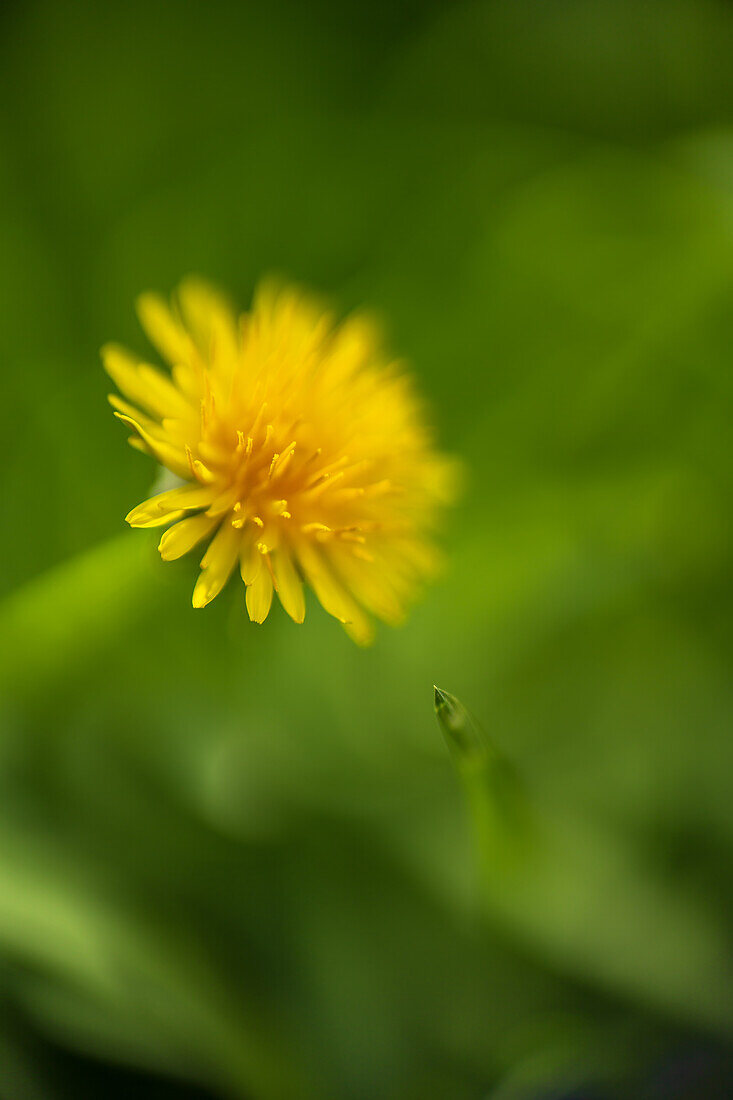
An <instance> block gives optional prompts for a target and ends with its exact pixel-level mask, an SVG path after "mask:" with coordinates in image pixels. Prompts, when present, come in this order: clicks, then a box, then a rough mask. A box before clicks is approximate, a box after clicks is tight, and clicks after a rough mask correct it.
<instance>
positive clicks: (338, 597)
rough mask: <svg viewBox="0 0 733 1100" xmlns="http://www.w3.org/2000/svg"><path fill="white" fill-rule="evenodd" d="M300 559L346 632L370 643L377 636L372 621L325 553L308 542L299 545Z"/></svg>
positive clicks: (311, 583) (321, 600) (319, 593)
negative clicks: (329, 562) (335, 572)
mask: <svg viewBox="0 0 733 1100" xmlns="http://www.w3.org/2000/svg"><path fill="white" fill-rule="evenodd" d="M298 559H299V561H300V564H301V566H302V568H303V573H304V574H305V577H306V580H307V581H308V583H309V584H310V586H311V588H312V589H313V591H314V592H315V594H316V596H317V597H318V599H319V601H320V603H321V605H322V607H323V608H324V609H325V610H326V611H327V612H328V613H329V615H333V617H334V618H335V619H338V620H339V622H340V623H342V624H343V626H344V627H345V628H346V632H347V633H348V634H349V636H350V637H351V638H353V639H354V641H355V642H358V644H359V645H369V643H370V642H371V641H372V640H373V637H374V629H373V626H372V623H371V622H370V620H369V617H368V616H367V615H366V614H365V612H364V611H363V610H362V609H361V607H359V605H358V604H357V602H356V600H355V599H354V598H353V597H352V596H351V595H350V594H349V593H348V592H347V591H346V589H345V588H344V586H343V584H342V583H341V582H340V581H339V580H338V579H337V577H336V576H335V575H334V573H333V571H332V569H331V567H330V565H329V564H328V562H327V561H326V559H325V557H324V555H323V554H322V553H321V552H320V551H319V550H316V549H315V548H314V547H312V546H309V545H308V544H307V543H305V542H304V543H303V544H302V545H301V546H299V547H298Z"/></svg>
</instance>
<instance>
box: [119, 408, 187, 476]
mask: <svg viewBox="0 0 733 1100" xmlns="http://www.w3.org/2000/svg"><path fill="white" fill-rule="evenodd" d="M110 400H111V398H110ZM115 416H116V417H117V418H118V420H121V421H122V422H123V424H129V425H130V427H131V428H133V429H134V431H136V432H137V434H138V435H139V436H140V438H141V439H142V441H143V443H144V444H145V446H146V447H147V448H148V450H149V451H150V453H151V454H152V455H153V456H154V457H155V458H157V460H158V462H160V463H161V465H163V466H167V467H168V469H169V470H170V471H171V472H172V473H174V474H176V475H177V476H178V477H181V478H184V479H186V478H189V477H190V476H191V468H190V466H189V464H188V459H187V458H186V453H185V451H181V449H180V447H174V446H173V445H172V444H171V443H169V442H168V441H167V440H166V439H161V438H159V437H158V436H156V435H155V434H153V432H154V430H155V429H153V428H151V427H149V426H148V425H147V424H145V423H144V421H145V417H143V416H141V415H139V414H138V416H136V417H133V416H130V415H129V414H128V413H123V412H115Z"/></svg>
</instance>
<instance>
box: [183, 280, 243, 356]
mask: <svg viewBox="0 0 733 1100" xmlns="http://www.w3.org/2000/svg"><path fill="white" fill-rule="evenodd" d="M178 301H179V302H180V305H181V313H182V314H183V319H184V321H185V323H186V327H187V328H188V331H189V332H190V333H191V335H192V336H193V338H194V340H195V341H196V343H197V345H198V348H199V350H200V351H201V353H202V354H203V356H204V357H205V358H206V359H207V360H209V359H211V361H212V362H214V363H215V364H217V365H219V364H228V365H229V366H230V368H233V367H234V366H235V364H236V359H237V353H238V343H239V341H238V329H237V321H236V317H235V316H234V311H233V310H232V308H231V306H230V305H229V303H228V302H227V300H226V298H225V297H224V296H223V295H222V294H220V293H219V291H217V290H216V289H215V288H214V287H212V286H210V285H209V284H208V283H207V282H206V281H205V280H203V279H199V278H196V277H195V276H189V278H188V279H185V280H184V281H183V283H181V285H180V287H179V289H178Z"/></svg>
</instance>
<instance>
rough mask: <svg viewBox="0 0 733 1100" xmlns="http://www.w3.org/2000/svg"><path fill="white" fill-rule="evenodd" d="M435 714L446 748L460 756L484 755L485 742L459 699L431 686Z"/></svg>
mask: <svg viewBox="0 0 733 1100" xmlns="http://www.w3.org/2000/svg"><path fill="white" fill-rule="evenodd" d="M433 698H434V702H435V713H436V715H437V716H438V721H439V723H440V727H441V729H442V731H443V735H444V736H445V739H446V741H447V742H448V747H449V748H450V749H451V750H452V751H454V752H458V754H459V755H460V756H469V755H475V754H479V753H480V754H484V753H485V752H486V750H487V745H486V740H485V738H484V736H483V734H482V732H481V730H480V729H479V726H478V724H477V723H476V721H475V720H474V718H472V716H471V715H470V714H469V712H468V711H467V710H466V708H465V707H464V705H463V703H462V702H461V701H460V699H457V698H456V697H455V695H451V693H450V692H449V691H443V689H442V688H439V687H438V686H437V684H433Z"/></svg>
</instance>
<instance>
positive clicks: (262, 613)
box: [246, 568, 272, 623]
mask: <svg viewBox="0 0 733 1100" xmlns="http://www.w3.org/2000/svg"><path fill="white" fill-rule="evenodd" d="M246 602H247V613H248V615H249V617H250V619H251V620H252V622H253V623H264V621H265V619H266V618H267V616H268V615H269V613H270V605H271V604H272V578H271V576H270V573H269V571H268V570H267V569H265V568H261V569H260V571H259V573H258V574H257V576H256V577H255V579H254V580H253V581H252V583H251V584H249V585H247V599H246Z"/></svg>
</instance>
